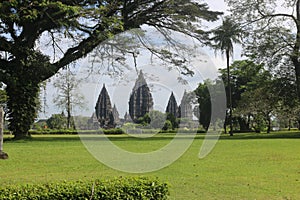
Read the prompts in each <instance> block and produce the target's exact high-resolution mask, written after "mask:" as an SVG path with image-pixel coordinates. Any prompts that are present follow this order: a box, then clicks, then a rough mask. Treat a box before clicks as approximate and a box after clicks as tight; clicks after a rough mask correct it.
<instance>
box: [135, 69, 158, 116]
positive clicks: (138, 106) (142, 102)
mask: <svg viewBox="0 0 300 200" xmlns="http://www.w3.org/2000/svg"><path fill="white" fill-rule="evenodd" d="M151 110H153V99H152V95H151V92H150V89H149V87H148V85H147V82H146V80H145V78H144V75H143V72H142V70H141V71H140V73H139V75H138V78H137V80H136V82H135V85H134V87H133V89H132V92H131V94H130V99H129V115H130V117H131V119H132V120H133V122H137V121H138V119H139V118H140V117H143V116H144V115H145V114H146V113H149V112H150V111H151Z"/></svg>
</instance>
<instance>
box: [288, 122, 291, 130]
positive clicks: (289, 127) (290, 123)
mask: <svg viewBox="0 0 300 200" xmlns="http://www.w3.org/2000/svg"><path fill="white" fill-rule="evenodd" d="M288 126H289V129H288V130H289V131H290V130H291V119H289V125H288Z"/></svg>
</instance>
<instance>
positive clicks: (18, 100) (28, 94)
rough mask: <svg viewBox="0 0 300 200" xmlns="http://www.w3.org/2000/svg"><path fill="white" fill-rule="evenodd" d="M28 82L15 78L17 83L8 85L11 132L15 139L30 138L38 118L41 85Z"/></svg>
mask: <svg viewBox="0 0 300 200" xmlns="http://www.w3.org/2000/svg"><path fill="white" fill-rule="evenodd" d="M25 78H26V79H27V80H20V79H18V78H14V80H16V81H15V82H10V83H9V84H7V87H6V92H7V95H8V97H9V98H8V102H7V107H8V119H9V127H8V128H9V130H10V131H11V132H12V133H13V135H14V139H24V138H27V137H29V136H30V135H29V129H30V126H31V125H32V124H33V122H34V119H35V118H36V101H37V98H38V91H39V85H38V83H33V82H31V81H30V78H29V77H24V79H25Z"/></svg>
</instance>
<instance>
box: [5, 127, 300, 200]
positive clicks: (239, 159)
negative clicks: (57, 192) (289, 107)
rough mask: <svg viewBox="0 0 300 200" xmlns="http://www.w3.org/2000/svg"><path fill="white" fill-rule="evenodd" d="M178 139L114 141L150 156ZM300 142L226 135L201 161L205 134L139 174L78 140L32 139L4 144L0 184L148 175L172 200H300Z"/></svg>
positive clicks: (289, 137)
mask: <svg viewBox="0 0 300 200" xmlns="http://www.w3.org/2000/svg"><path fill="white" fill-rule="evenodd" d="M5 137H6V138H11V137H12V136H8V135H6V136H5ZM173 137H174V134H158V135H156V136H154V137H151V138H145V139H141V138H134V137H128V136H127V135H125V134H122V135H110V136H109V139H110V140H111V141H112V142H113V143H114V144H116V145H118V146H119V147H120V148H123V149H126V150H128V151H132V152H149V151H153V150H156V149H159V148H160V147H162V146H164V145H166V144H168V143H169V142H170V141H171V140H172V139H173ZM182 137H183V138H184V137H189V136H184V135H183V136H182ZM299 138H300V133H299V132H296V131H291V132H288V131H286V132H274V133H270V134H266V133H263V134H262V133H261V134H256V133H251V134H235V135H234V136H233V137H230V136H228V135H222V136H221V138H220V140H219V141H218V143H217V144H216V146H215V148H214V149H213V151H212V152H211V153H210V154H209V155H208V156H207V157H205V158H204V159H199V158H198V154H199V150H200V148H201V145H202V142H203V139H204V135H202V134H201V135H197V136H196V138H195V139H194V142H193V144H192V145H191V146H190V148H189V149H188V150H187V151H186V152H185V153H184V154H183V155H182V156H181V157H180V158H179V159H178V160H177V161H176V162H174V163H172V164H171V165H170V166H168V167H165V168H164V169H161V170H159V171H156V172H151V173H146V174H138V175H137V174H130V173H125V172H120V171H116V170H113V169H111V168H109V167H107V166H105V165H103V164H102V163H101V162H99V161H97V160H96V159H95V158H94V157H93V156H92V155H91V154H89V152H88V151H87V150H86V149H85V147H84V146H83V144H82V143H81V142H80V139H79V137H78V136H77V135H33V136H32V138H31V139H28V140H20V141H10V140H6V142H5V143H4V149H5V151H6V152H7V153H8V154H9V156H10V158H9V159H8V160H3V161H0V169H1V170H0V185H1V187H11V185H21V184H33V185H36V184H38V185H39V184H48V183H53V182H55V183H56V182H63V181H67V182H73V181H75V182H76V181H77V180H82V181H84V182H91V181H92V180H94V179H96V178H98V179H101V180H111V179H114V178H115V177H125V178H126V177H128V178H132V177H139V176H146V177H157V178H158V180H159V181H161V182H162V183H164V182H167V183H169V184H170V187H169V191H170V197H169V199H189V200H190V199H195V200H197V199H208V200H209V199H225V200H226V199H299V198H300V194H299V190H298V189H297V188H298V186H299V184H300V170H299V166H300V158H299V150H300V140H299ZM99 145H101V143H99ZM107 153H108V154H109V152H107ZM149 162H151V161H149ZM17 187H18V186H17Z"/></svg>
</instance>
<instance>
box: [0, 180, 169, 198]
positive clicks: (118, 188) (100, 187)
mask: <svg viewBox="0 0 300 200" xmlns="http://www.w3.org/2000/svg"><path fill="white" fill-rule="evenodd" d="M167 195H168V185H167V184H166V183H160V182H159V181H158V180H157V179H149V178H120V179H115V180H110V181H101V180H95V181H93V182H83V181H77V182H62V183H49V184H40V185H29V184H27V185H18V186H8V187H4V188H3V187H0V199H3V200H19V199H27V200H35V199H43V200H48V199H49V200H52V199H61V200H67V199H74V200H76V199H105V200H110V199H111V200H115V199H132V200H135V199H152V200H160V199H167Z"/></svg>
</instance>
